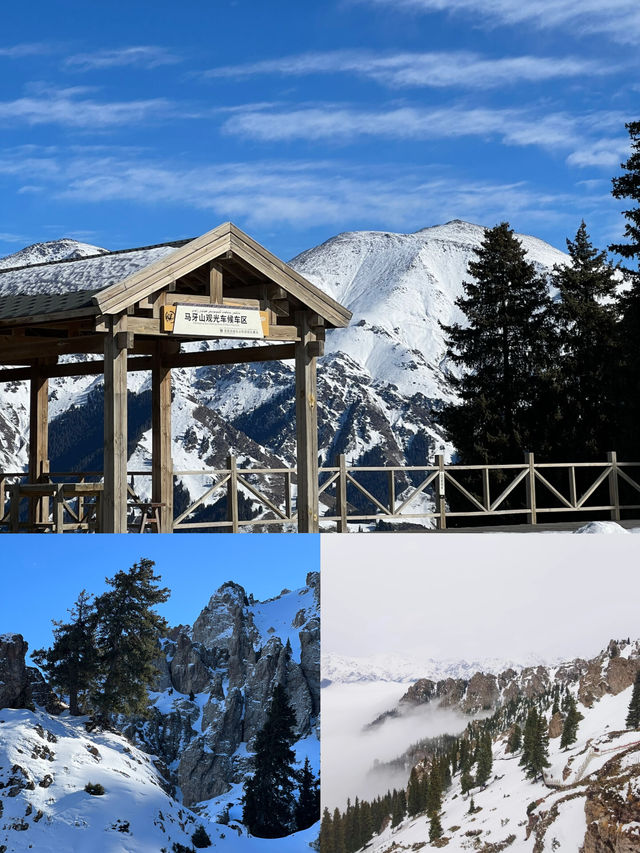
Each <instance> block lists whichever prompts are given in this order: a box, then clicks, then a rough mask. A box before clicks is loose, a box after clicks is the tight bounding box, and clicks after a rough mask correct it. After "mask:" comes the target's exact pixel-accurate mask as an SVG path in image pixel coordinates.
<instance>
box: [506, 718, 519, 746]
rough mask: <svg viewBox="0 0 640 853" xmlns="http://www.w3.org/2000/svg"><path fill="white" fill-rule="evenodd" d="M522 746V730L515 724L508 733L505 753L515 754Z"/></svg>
mask: <svg viewBox="0 0 640 853" xmlns="http://www.w3.org/2000/svg"><path fill="white" fill-rule="evenodd" d="M521 746H522V729H521V728H520V726H519V725H518V724H517V723H516V724H515V725H514V726H513V728H512V729H511V732H510V733H509V740H508V741H507V752H517V751H518V750H519V749H520V747H521Z"/></svg>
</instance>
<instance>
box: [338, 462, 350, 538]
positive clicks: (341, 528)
mask: <svg viewBox="0 0 640 853" xmlns="http://www.w3.org/2000/svg"><path fill="white" fill-rule="evenodd" d="M336 465H337V466H338V467H339V468H340V473H339V474H338V482H337V485H336V510H337V512H336V515H339V516H340V518H339V519H338V533H348V532H349V527H348V525H347V457H346V456H345V455H344V453H341V454H340V455H339V456H338V458H337V459H336Z"/></svg>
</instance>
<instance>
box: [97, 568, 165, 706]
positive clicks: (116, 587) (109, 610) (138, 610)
mask: <svg viewBox="0 0 640 853" xmlns="http://www.w3.org/2000/svg"><path fill="white" fill-rule="evenodd" d="M153 566H154V562H153V561H152V560H147V559H142V560H140V562H139V563H134V564H133V566H132V567H131V568H130V569H129V571H127V572H124V571H120V572H117V573H116V575H115V576H114V577H113V578H107V584H108V585H109V586H110V587H111V590H109V591H107V592H105V593H103V594H102V595H101V596H99V597H98V598H97V599H96V602H95V608H96V619H97V643H98V649H99V658H100V673H101V678H100V680H99V682H98V684H97V687H96V689H95V690H94V692H93V695H92V702H93V705H94V706H95V707H96V708H97V709H98V711H99V712H100V714H101V715H102V716H104V717H107V716H109V715H110V714H144V713H146V710H147V706H148V695H147V689H148V688H149V687H150V686H151V684H152V683H153V681H154V679H155V677H156V675H157V670H156V667H155V663H154V661H155V659H156V658H157V656H158V650H159V646H158V641H159V638H160V636H161V632H162V631H163V630H166V622H165V620H164V619H163V618H162V617H161V616H159V615H158V614H157V613H156V612H155V610H154V609H153V608H154V607H155V606H156V605H157V604H162V603H163V602H165V601H166V600H167V599H168V598H169V590H168V589H166V588H160V587H159V586H158V581H160V577H159V576H158V575H154V573H153Z"/></svg>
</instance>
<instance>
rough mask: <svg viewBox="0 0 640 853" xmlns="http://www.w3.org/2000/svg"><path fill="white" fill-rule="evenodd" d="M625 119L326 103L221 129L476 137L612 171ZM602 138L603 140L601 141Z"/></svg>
mask: <svg viewBox="0 0 640 853" xmlns="http://www.w3.org/2000/svg"><path fill="white" fill-rule="evenodd" d="M625 119H626V116H625V115H624V114H622V113H619V114H618V113H612V112H611V111H607V112H606V113H603V114H599V113H589V114H586V115H571V114H570V113H568V112H555V113H548V114H544V113H542V112H541V111H540V110H539V109H534V108H530V109H524V108H522V109H520V108H505V109H490V108H481V107H479V108H475V109H474V108H467V107H463V106H455V105H454V106H451V107H443V108H435V109H428V108H420V107H409V106H407V107H389V108H386V109H385V108H380V109H375V110H359V109H354V108H349V107H340V106H338V105H334V104H327V105H321V106H315V107H293V108H290V109H284V108H279V109H271V110H256V109H254V108H251V109H248V110H247V111H246V112H245V113H242V112H237V113H235V114H234V115H232V116H230V117H229V118H228V119H227V120H226V121H225V122H224V123H223V126H222V130H223V132H225V133H227V134H230V135H234V136H238V137H242V138H252V139H257V140H260V141H262V142H291V141H297V140H306V141H310V142H327V141H330V142H334V143H336V144H346V143H348V142H353V141H354V140H357V139H362V138H379V139H385V140H400V141H420V140H424V141H428V140H442V139H456V138H463V137H478V138H480V139H482V140H488V141H498V142H500V143H502V144H505V145H514V146H531V145H533V146H537V147H540V148H544V149H547V150H550V151H554V152H558V153H560V154H563V153H564V154H565V155H566V156H567V157H568V162H569V163H570V164H571V165H576V166H588V165H603V166H609V165H611V164H612V163H615V162H616V161H617V158H618V157H619V155H620V152H621V151H623V150H624V140H622V139H616V140H613V144H612V145H611V143H612V140H610V138H609V135H608V130H609V129H610V128H611V127H612V126H617V127H622V126H623V124H624V121H625ZM603 133H604V134H605V138H601V137H602V134H603ZM610 145H611V147H609V146H610ZM589 151H591V154H590V155H589V153H588V152H589ZM607 153H608V157H609V159H607V156H606V155H607Z"/></svg>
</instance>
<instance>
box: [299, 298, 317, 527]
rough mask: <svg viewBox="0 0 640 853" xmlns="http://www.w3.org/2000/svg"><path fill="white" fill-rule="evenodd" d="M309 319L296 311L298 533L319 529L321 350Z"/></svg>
mask: <svg viewBox="0 0 640 853" xmlns="http://www.w3.org/2000/svg"><path fill="white" fill-rule="evenodd" d="M309 320H310V317H309V312H307V311H297V312H296V326H297V328H298V335H299V337H300V340H299V341H297V342H296V345H295V353H296V438H297V460H298V532H299V533H317V532H318V531H319V529H320V527H319V523H318V407H317V389H316V357H317V355H318V354H319V352H320V347H319V344H320V342H319V341H318V336H317V333H316V331H315V329H312V328H311V326H310V323H309Z"/></svg>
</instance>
